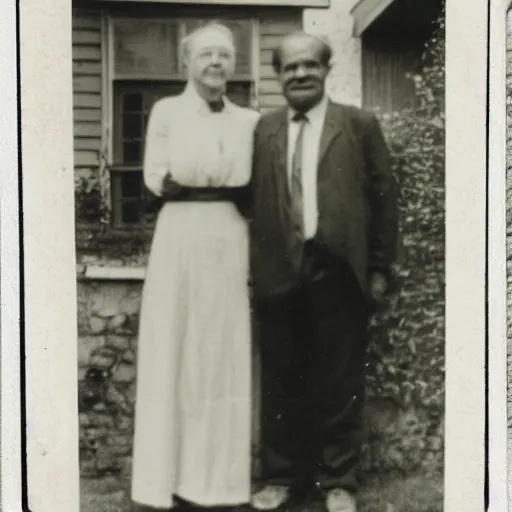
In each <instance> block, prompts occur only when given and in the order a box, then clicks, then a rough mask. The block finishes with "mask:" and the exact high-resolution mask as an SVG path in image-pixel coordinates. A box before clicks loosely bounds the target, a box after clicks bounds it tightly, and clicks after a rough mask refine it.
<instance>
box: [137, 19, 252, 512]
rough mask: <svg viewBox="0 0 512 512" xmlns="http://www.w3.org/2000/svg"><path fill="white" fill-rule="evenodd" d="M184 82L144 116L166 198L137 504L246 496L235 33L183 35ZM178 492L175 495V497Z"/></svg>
mask: <svg viewBox="0 0 512 512" xmlns="http://www.w3.org/2000/svg"><path fill="white" fill-rule="evenodd" d="M182 57H183V61H184V63H185V64H186V67H187V70H188V83H187V86H186V88H185V91H184V92H183V93H182V94H181V95H179V96H177V97H168V98H164V99H162V100H160V101H158V102H157V103H156V104H155V106H154V107H153V110H152V112H151V115H150V119H149V123H148V130H147V139H146V152H145V159H144V179H145V183H146V185H147V187H148V188H149V189H150V190H151V191H152V192H153V193H154V194H156V195H157V196H160V197H161V198H162V199H163V201H164V206H163V207H162V209H161V211H160V213H159V216H158V220H157V224H156V228H155V233H154V238H153V244H152V248H151V254H150V258H149V263H148V268H147V274H146V280H145V284H144V291H143V297H142V306H141V316H140V331H139V342H138V343H139V344H138V347H139V348H138V369H137V372H138V376H137V394H136V414H135V439H134V458H133V476H132V498H133V500H134V502H136V503H138V504H142V505H145V506H150V507H157V508H170V507H172V506H173V505H174V504H176V503H185V504H189V505H190V504H192V505H193V506H197V507H212V506H234V505H237V504H241V503H246V502H248V501H249V496H250V422H251V407H250V375H251V366H250V310H249V299H248V227H247V223H246V221H245V219H244V217H243V216H242V215H241V213H240V211H241V203H240V201H241V199H243V196H244V190H245V189H246V186H247V184H248V182H249V178H250V172H251V159H252V140H253V131H254V128H255V124H256V122H257V119H258V114H257V113H256V112H254V111H252V110H249V109H244V108H240V107H238V106H236V105H234V104H233V103H231V102H230V101H229V100H228V99H227V98H226V97H225V96H224V92H225V88H226V81H227V80H228V79H229V77H230V76H231V75H232V73H233V70H234V65H235V48H234V44H233V37H232V34H231V32H230V31H229V30H228V29H227V28H226V27H224V26H222V25H219V24H209V25H207V26H205V27H202V28H200V29H198V30H196V31H195V32H193V33H192V34H190V35H189V36H188V37H187V38H186V39H185V40H184V41H183V44H182ZM176 498H177V499H176Z"/></svg>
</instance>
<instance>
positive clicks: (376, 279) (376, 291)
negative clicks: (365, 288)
mask: <svg viewBox="0 0 512 512" xmlns="http://www.w3.org/2000/svg"><path fill="white" fill-rule="evenodd" d="M387 289H388V280H387V277H386V276H385V275H384V274H381V273H380V272H374V273H373V274H372V276H371V278H370V296H371V299H372V300H373V302H374V303H375V306H377V307H378V306H381V305H382V304H383V303H384V300H385V297H386V292H387Z"/></svg>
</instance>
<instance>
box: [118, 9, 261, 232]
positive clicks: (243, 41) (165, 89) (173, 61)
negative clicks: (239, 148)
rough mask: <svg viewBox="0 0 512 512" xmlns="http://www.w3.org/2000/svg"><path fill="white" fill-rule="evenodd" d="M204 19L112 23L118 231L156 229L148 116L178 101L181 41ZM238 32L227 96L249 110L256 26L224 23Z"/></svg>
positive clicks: (248, 22)
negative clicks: (145, 164)
mask: <svg viewBox="0 0 512 512" xmlns="http://www.w3.org/2000/svg"><path fill="white" fill-rule="evenodd" d="M206 21H207V20H204V19H172V20H162V19H159V20H148V19H134V18H122V19H120V18H117V19H113V20H112V37H113V44H112V47H113V55H112V66H111V67H112V69H113V77H112V93H113V120H112V127H113V130H112V132H113V133H112V153H113V158H112V165H111V174H110V178H111V180H110V182H111V197H112V220H113V224H114V226H115V227H126V226H141V225H151V224H152V222H153V221H154V217H155V214H156V210H157V206H158V203H157V200H156V198H154V197H152V195H151V194H150V192H149V191H148V190H147V189H146V188H145V186H144V183H143V178H142V161H143V157H144V139H145V134H146V125H147V121H148V116H149V113H150V111H151V108H152V106H153V104H154V103H155V102H156V101H157V100H158V99H160V98H162V97H165V96H169V95H177V94H179V93H180V92H182V91H183V88H184V86H185V82H186V79H185V73H184V69H183V66H182V65H181V63H180V62H179V58H178V45H179V41H180V39H181V38H182V37H183V36H185V35H186V34H187V33H190V31H192V30H194V29H195V28H196V27H197V26H199V25H200V24H204V23H205V22H206ZM221 22H222V23H224V24H226V25H227V26H229V28H230V29H231V30H232V31H233V34H234V37H235V41H236V48H237V63H236V71H235V76H234V77H233V80H232V81H231V82H230V83H228V89H227V95H228V97H229V98H230V99H231V100H232V101H233V102H235V103H237V104H239V105H241V106H249V105H250V104H251V97H252V94H253V80H254V78H253V77H254V73H253V69H254V66H255V63H254V62H253V58H252V56H253V48H252V45H253V30H254V24H253V22H252V21H251V20H227V21H224V20H221Z"/></svg>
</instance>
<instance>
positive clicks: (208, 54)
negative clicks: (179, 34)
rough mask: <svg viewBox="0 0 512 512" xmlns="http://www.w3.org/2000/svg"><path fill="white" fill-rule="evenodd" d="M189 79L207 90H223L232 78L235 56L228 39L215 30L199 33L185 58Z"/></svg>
mask: <svg viewBox="0 0 512 512" xmlns="http://www.w3.org/2000/svg"><path fill="white" fill-rule="evenodd" d="M185 60H186V64H187V67H188V73H189V76H190V78H192V79H193V80H194V81H195V82H198V83H200V84H202V85H203V86H205V87H207V88H209V89H215V90H217V89H224V88H225V85H226V81H227V80H228V79H229V78H230V77H231V76H232V74H233V71H234V66H235V55H234V49H233V46H232V43H231V41H230V39H229V37H228V36H227V35H226V34H224V33H222V32H221V31H219V30H216V29H205V30H204V31H202V32H199V33H198V34H197V35H196V36H195V37H194V38H193V40H192V41H191V42H190V44H189V48H188V53H187V55H186V57H185Z"/></svg>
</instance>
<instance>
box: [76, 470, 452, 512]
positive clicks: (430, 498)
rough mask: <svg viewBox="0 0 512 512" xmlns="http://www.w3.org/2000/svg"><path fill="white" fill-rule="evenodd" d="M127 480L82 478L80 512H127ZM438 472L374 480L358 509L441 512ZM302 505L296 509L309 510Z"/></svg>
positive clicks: (384, 511) (366, 490) (378, 511)
mask: <svg viewBox="0 0 512 512" xmlns="http://www.w3.org/2000/svg"><path fill="white" fill-rule="evenodd" d="M128 488H129V480H128V479H124V480H123V479H119V478H114V477H107V478H102V479H89V478H83V479H82V481H81V492H80V494H81V508H80V512H131V511H132V508H131V505H130V501H129V496H128ZM442 510H443V478H442V475H437V476H430V477H426V476H424V475H415V476H409V477H407V478H400V479H399V478H395V479H388V480H385V481H384V480H374V481H373V482H371V483H368V484H367V486H366V487H365V488H364V489H363V490H362V491H361V500H360V506H359V510H358V512H442ZM313 511H314V507H304V508H303V509H302V510H301V511H297V512H313Z"/></svg>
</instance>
